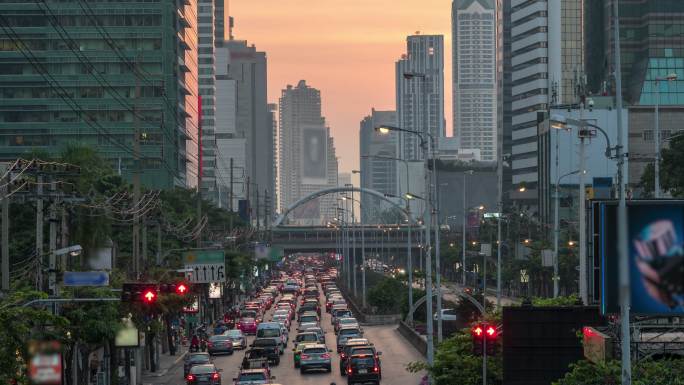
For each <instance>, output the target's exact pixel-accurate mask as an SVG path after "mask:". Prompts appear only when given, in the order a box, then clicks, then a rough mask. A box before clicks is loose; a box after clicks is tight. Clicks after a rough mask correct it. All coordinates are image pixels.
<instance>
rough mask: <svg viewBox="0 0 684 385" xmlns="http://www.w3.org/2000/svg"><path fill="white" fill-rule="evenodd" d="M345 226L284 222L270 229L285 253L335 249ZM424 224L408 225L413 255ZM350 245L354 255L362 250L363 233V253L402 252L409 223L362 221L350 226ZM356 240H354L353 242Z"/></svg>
mask: <svg viewBox="0 0 684 385" xmlns="http://www.w3.org/2000/svg"><path fill="white" fill-rule="evenodd" d="M344 231H346V228H345V229H343V228H339V227H338V228H336V227H326V226H285V225H281V226H278V227H274V228H273V229H272V239H271V244H272V245H273V246H274V247H278V248H281V249H282V250H284V251H285V254H289V253H296V252H322V253H325V252H334V251H335V250H336V249H338V248H339V247H340V245H341V242H342V237H343V233H344ZM423 231H424V227H423V226H417V225H416V226H411V242H410V245H411V249H412V250H411V253H412V254H413V255H414V256H415V255H417V254H418V253H419V252H420V239H421V238H420V237H421V232H423ZM348 232H349V247H350V249H351V248H355V249H356V251H357V254H356V255H360V252H361V239H362V237H363V240H364V244H365V249H366V254H367V255H368V253H369V252H370V253H371V254H372V253H378V254H385V255H386V254H388V253H389V254H390V255H397V256H399V255H401V256H405V255H406V254H407V250H408V247H409V237H408V233H409V226H408V225H400V226H397V225H395V226H393V227H389V226H381V227H380V228H379V227H378V225H361V224H357V225H356V226H353V227H352V226H350V227H349V229H348ZM354 243H355V244H354Z"/></svg>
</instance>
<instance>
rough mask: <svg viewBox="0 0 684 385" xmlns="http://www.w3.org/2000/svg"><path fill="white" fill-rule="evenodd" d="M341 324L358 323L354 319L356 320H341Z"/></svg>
mask: <svg viewBox="0 0 684 385" xmlns="http://www.w3.org/2000/svg"><path fill="white" fill-rule="evenodd" d="M340 323H341V324H355V323H357V322H356V319H354V318H342V319H340Z"/></svg>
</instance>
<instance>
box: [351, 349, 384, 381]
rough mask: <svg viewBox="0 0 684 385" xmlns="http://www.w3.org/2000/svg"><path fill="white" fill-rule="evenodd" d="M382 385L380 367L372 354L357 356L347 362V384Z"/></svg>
mask: <svg viewBox="0 0 684 385" xmlns="http://www.w3.org/2000/svg"><path fill="white" fill-rule="evenodd" d="M369 382H372V383H373V384H380V366H379V365H378V360H377V358H375V356H374V355H372V354H355V355H353V356H351V357H349V359H348V360H347V384H350V385H351V384H357V383H363V384H366V383H369Z"/></svg>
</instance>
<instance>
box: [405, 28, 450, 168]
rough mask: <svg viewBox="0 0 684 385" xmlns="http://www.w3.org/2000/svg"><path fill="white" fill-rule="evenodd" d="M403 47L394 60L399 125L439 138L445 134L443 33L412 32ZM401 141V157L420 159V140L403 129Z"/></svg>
mask: <svg viewBox="0 0 684 385" xmlns="http://www.w3.org/2000/svg"><path fill="white" fill-rule="evenodd" d="M406 48H407V50H406V54H405V55H403V56H402V58H401V59H400V60H398V61H397V62H396V64H395V70H396V83H395V84H396V97H397V117H398V119H397V121H398V123H399V127H401V128H403V129H406V130H413V131H418V132H424V133H430V134H431V135H432V136H434V138H435V140H436V141H438V140H439V138H442V137H444V136H445V134H446V129H445V122H444V37H443V36H442V35H411V36H408V37H407V38H406ZM425 136H426V139H427V135H425ZM400 142H401V143H400V148H401V151H402V157H403V158H404V159H409V160H412V159H422V157H423V155H422V154H423V153H422V152H421V151H420V140H419V139H418V138H417V137H416V136H415V135H412V134H405V133H402V134H401V135H400Z"/></svg>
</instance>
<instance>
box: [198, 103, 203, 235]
mask: <svg viewBox="0 0 684 385" xmlns="http://www.w3.org/2000/svg"><path fill="white" fill-rule="evenodd" d="M197 99H198V100H197V101H198V105H199V108H198V110H199V111H198V114H197V226H200V224H201V223H202V162H203V160H202V96H198V97H197ZM197 231H198V233H197V247H198V248H200V247H202V228H201V227H198V230H197Z"/></svg>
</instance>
